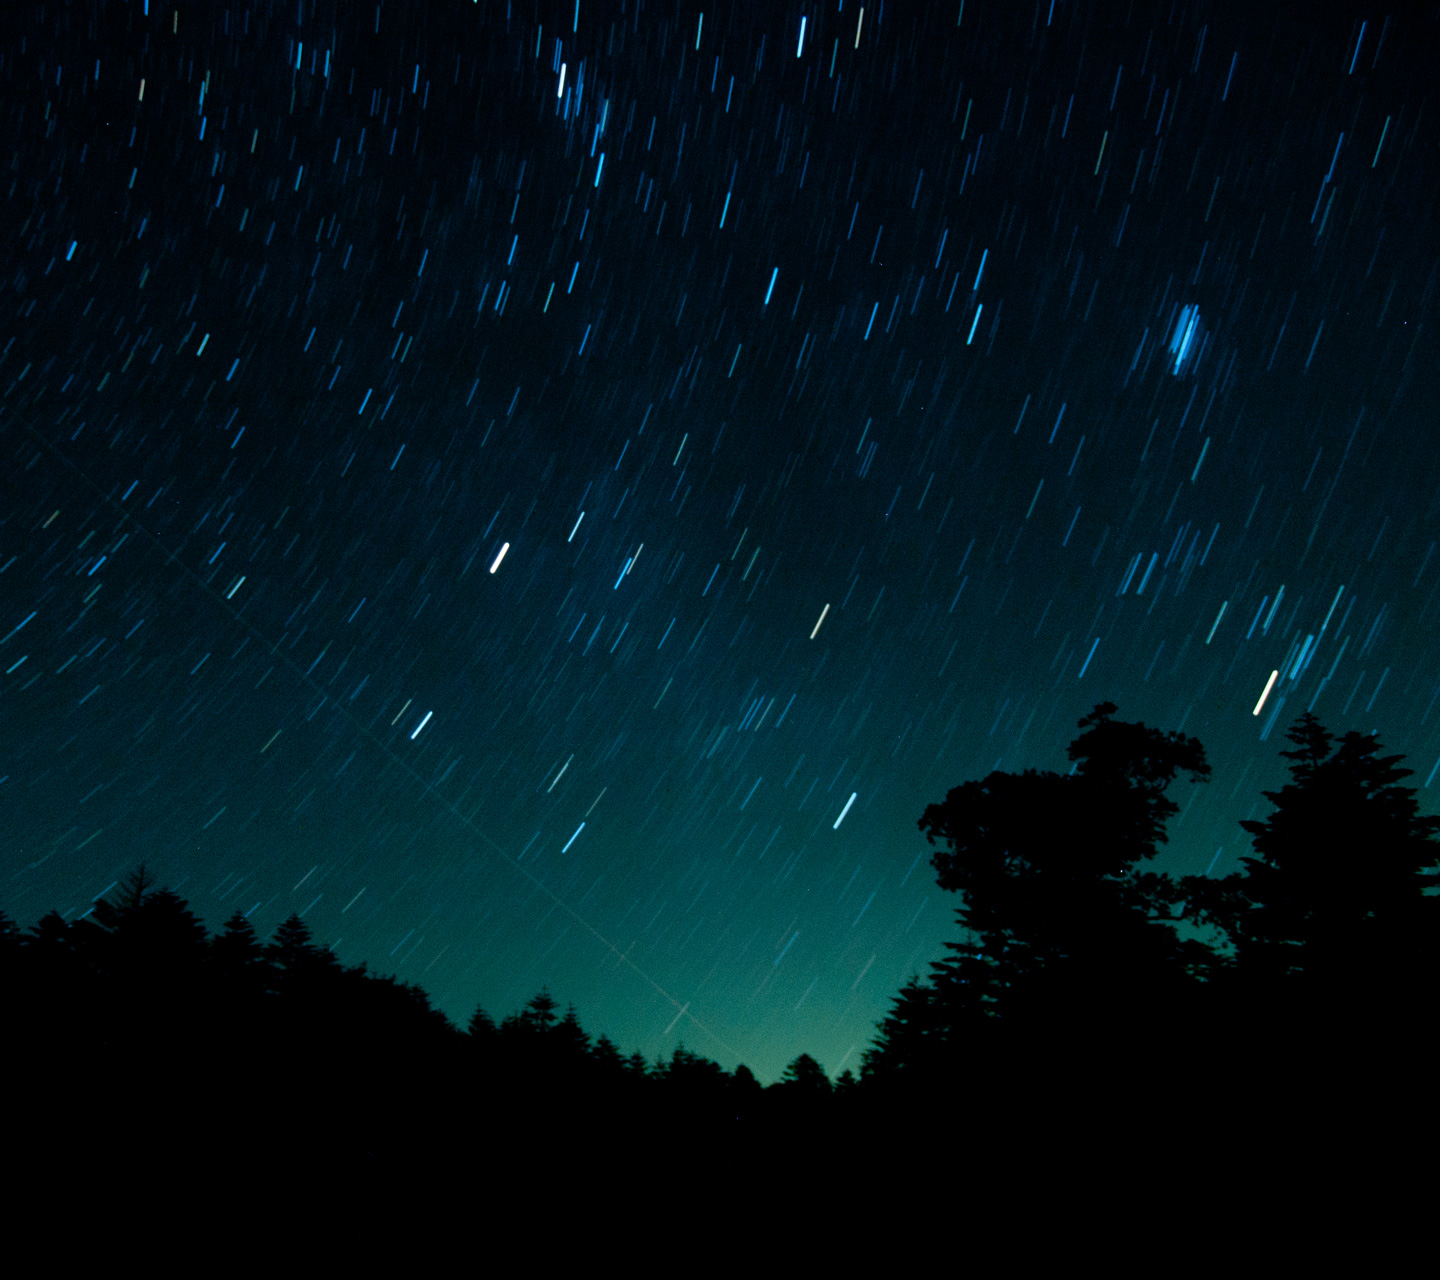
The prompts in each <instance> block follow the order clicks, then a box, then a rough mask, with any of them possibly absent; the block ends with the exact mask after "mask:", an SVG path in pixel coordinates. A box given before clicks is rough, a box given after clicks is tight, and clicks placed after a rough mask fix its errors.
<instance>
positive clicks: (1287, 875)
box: [861, 703, 1440, 1127]
mask: <svg viewBox="0 0 1440 1280" xmlns="http://www.w3.org/2000/svg"><path fill="white" fill-rule="evenodd" d="M1115 711H1116V707H1115V706H1114V704H1113V703H1103V704H1101V705H1099V706H1097V707H1096V709H1095V711H1094V712H1093V713H1092V714H1091V715H1089V716H1087V717H1086V718H1085V719H1083V720H1081V721H1080V727H1081V728H1082V729H1083V730H1084V732H1083V733H1082V734H1081V735H1080V736H1079V737H1078V738H1076V739H1075V741H1074V742H1072V743H1071V745H1070V747H1069V757H1070V759H1071V760H1072V761H1073V762H1074V768H1073V769H1072V770H1071V771H1070V773H1068V774H1065V775H1061V774H1057V773H1052V772H1038V771H1036V770H1033V769H1031V770H1027V771H1025V772H1024V773H1022V774H1009V773H1000V772H996V773H992V774H990V775H989V776H988V777H987V778H985V779H984V780H983V781H981V782H968V783H965V784H964V785H962V786H960V787H957V788H956V789H954V790H952V791H951V792H950V793H949V795H948V796H947V797H946V799H945V801H944V802H943V803H940V804H933V805H931V806H929V808H927V809H926V811H925V814H924V815H923V817H922V818H921V819H920V824H919V825H920V829H921V830H922V831H924V832H925V833H926V835H927V836H928V837H929V839H930V841H931V842H932V843H933V844H936V845H938V846H941V847H939V848H938V849H937V851H936V853H935V854H934V856H933V858H932V865H933V866H934V868H935V871H936V874H937V878H938V881H939V884H940V886H941V887H942V888H943V889H947V890H951V891H954V892H955V893H956V894H957V896H958V897H959V899H960V906H959V907H958V908H957V910H956V918H957V922H958V924H959V926H960V938H959V940H957V941H954V942H950V943H947V944H946V946H947V949H948V951H949V952H950V954H949V955H948V956H946V957H945V958H944V959H942V960H940V961H938V962H936V963H935V964H933V965H932V966H931V973H930V974H929V976H928V977H926V978H924V979H922V978H920V977H919V976H916V977H915V978H913V979H912V980H911V981H910V982H909V983H907V984H906V986H905V987H904V988H903V989H902V990H901V992H900V993H899V995H898V996H897V998H896V1000H895V1001H894V1005H893V1007H892V1010H891V1013H890V1015H889V1017H888V1018H886V1019H885V1021H884V1022H883V1023H882V1025H881V1027H880V1034H879V1036H878V1037H877V1039H876V1041H875V1043H874V1044H873V1046H872V1047H871V1049H870V1050H869V1052H868V1053H867V1055H866V1057H865V1059H864V1062H863V1066H862V1072H861V1075H862V1082H863V1084H864V1085H865V1086H866V1087H869V1088H871V1089H872V1091H874V1090H875V1089H876V1087H877V1086H878V1087H879V1090H880V1091H884V1090H885V1089H886V1088H887V1087H888V1091H889V1092H890V1093H892V1094H895V1095H901V1094H908V1095H910V1096H925V1097H927V1098H945V1097H955V1096H957V1094H959V1093H963V1092H966V1091H969V1092H970V1096H972V1097H973V1096H976V1095H975V1093H974V1090H976V1089H981V1090H983V1089H984V1088H990V1089H991V1090H992V1095H993V1093H994V1091H995V1090H999V1091H1001V1092H1003V1093H1005V1095H1006V1096H1008V1097H1011V1098H1016V1097H1030V1098H1034V1099H1041V1098H1049V1099H1052V1100H1053V1099H1057V1098H1058V1099H1061V1100H1062V1106H1074V1107H1075V1108H1079V1107H1081V1106H1090V1107H1094V1106H1095V1105H1097V1103H1098V1102H1099V1101H1100V1100H1101V1099H1105V1100H1106V1101H1107V1102H1109V1103H1116V1102H1119V1103H1120V1104H1122V1105H1123V1104H1127V1103H1131V1104H1137V1105H1138V1104H1143V1105H1146V1106H1153V1107H1154V1108H1156V1111H1155V1112H1154V1113H1153V1114H1154V1118H1155V1119H1156V1120H1157V1121H1158V1120H1159V1117H1160V1115H1161V1114H1163V1111H1161V1110H1160V1109H1165V1110H1168V1111H1169V1112H1170V1114H1172V1115H1173V1116H1174V1117H1176V1119H1177V1120H1178V1119H1179V1118H1180V1117H1185V1118H1186V1119H1187V1121H1188V1123H1191V1124H1194V1123H1195V1122H1196V1118H1197V1117H1198V1116H1199V1115H1201V1114H1202V1113H1203V1114H1204V1115H1206V1116H1208V1117H1210V1119H1211V1120H1219V1121H1222V1122H1227V1123H1228V1122H1238V1118H1239V1117H1242V1116H1243V1117H1245V1118H1246V1123H1252V1124H1253V1123H1257V1122H1268V1120H1267V1119H1266V1117H1267V1116H1269V1115H1271V1114H1273V1113H1274V1111H1275V1110H1276V1109H1285V1108H1294V1109H1296V1117H1297V1119H1296V1123H1297V1124H1302V1125H1303V1124H1306V1123H1309V1120H1307V1119H1306V1117H1307V1116H1308V1117H1311V1118H1313V1119H1314V1120H1315V1121H1316V1122H1317V1123H1319V1122H1320V1118H1321V1117H1326V1116H1333V1115H1335V1114H1337V1113H1338V1112H1339V1111H1341V1110H1347V1111H1348V1110H1350V1109H1353V1108H1355V1107H1363V1106H1371V1107H1374V1106H1377V1105H1378V1104H1379V1103H1380V1102H1381V1101H1386V1102H1387V1103H1388V1101H1389V1100H1390V1099H1394V1098H1397V1097H1401V1096H1403V1095H1404V1093H1405V1091H1406V1090H1407V1089H1415V1090H1420V1089H1422V1088H1423V1089H1425V1090H1426V1091H1427V1092H1428V1090H1429V1088H1430V1086H1429V1084H1428V1081H1429V1080H1430V1078H1431V1076H1432V1074H1433V1052H1434V1050H1433V1045H1434V1042H1435V1032H1434V1018H1435V1008H1436V994H1437V978H1440V897H1437V896H1436V890H1437V889H1440V881H1437V880H1436V878H1435V877H1436V873H1437V870H1440V844H1437V843H1436V836H1437V831H1440V818H1435V817H1426V816H1422V815H1421V814H1420V813H1419V809H1418V804H1417V800H1416V793H1415V791H1414V789H1413V788H1410V787H1405V786H1401V785H1400V782H1401V780H1402V779H1404V778H1406V777H1408V776H1410V775H1411V773H1412V771H1411V770H1409V769H1405V768H1401V767H1399V766H1400V761H1401V759H1402V757H1400V756H1395V755H1390V756H1386V755H1382V754H1381V749H1380V746H1379V743H1378V741H1377V740H1376V738H1375V736H1374V735H1373V734H1360V733H1356V732H1350V733H1347V734H1345V735H1344V737H1343V738H1341V739H1339V740H1338V741H1337V740H1336V738H1335V736H1334V735H1333V734H1331V733H1329V732H1328V731H1326V730H1325V729H1324V728H1323V726H1321V724H1320V723H1319V721H1318V720H1317V719H1316V718H1315V717H1314V716H1313V715H1311V714H1309V713H1307V714H1306V715H1305V716H1303V717H1302V718H1301V719H1300V721H1299V722H1298V723H1297V724H1296V725H1295V727H1294V728H1293V729H1292V730H1291V732H1290V734H1289V737H1290V740H1291V741H1292V742H1293V743H1294V744H1295V747H1294V749H1293V750H1289V751H1285V752H1282V755H1284V756H1285V757H1286V758H1287V759H1288V760H1289V761H1290V766H1289V767H1290V773H1291V781H1290V782H1289V783H1288V784H1287V785H1285V786H1284V787H1282V788H1281V789H1280V790H1279V791H1267V792H1265V793H1264V794H1265V796H1266V797H1267V799H1268V800H1269V801H1270V803H1271V805H1272V807H1273V812H1272V813H1271V814H1270V816H1269V817H1268V818H1266V819H1264V820H1263V821H1245V822H1243V823H1242V824H1241V825H1242V826H1243V827H1244V829H1245V830H1246V831H1247V832H1248V833H1249V834H1250V835H1251V836H1252V837H1253V846H1254V852H1253V854H1251V855H1250V856H1247V857H1244V858H1242V859H1241V864H1242V866H1241V869H1240V870H1238V871H1235V872H1232V873H1231V874H1228V875H1225V876H1222V877H1218V878H1212V877H1210V876H1207V875H1200V876H1185V877H1182V878H1178V879H1176V878H1171V877H1169V876H1165V875H1161V874H1157V873H1156V872H1154V871H1153V870H1151V869H1149V868H1148V866H1147V864H1149V863H1150V862H1151V860H1152V859H1153V858H1154V857H1155V855H1156V854H1157V852H1158V851H1159V846H1160V845H1161V844H1163V843H1165V841H1166V832H1165V825H1166V823H1167V821H1168V820H1169V819H1170V818H1171V817H1173V816H1174V815H1175V814H1176V813H1177V812H1178V806H1177V804H1176V802H1175V801H1174V800H1172V799H1170V798H1169V797H1168V796H1167V794H1166V792H1167V790H1168V788H1169V787H1170V785H1171V784H1172V783H1173V782H1174V781H1175V780H1176V778H1177V777H1179V776H1181V775H1185V776H1187V777H1188V778H1189V779H1191V780H1192V781H1195V782H1203V781H1204V780H1206V779H1207V778H1208V776H1209V774H1210V768H1209V765H1208V764H1207V763H1206V760H1205V752H1204V748H1203V747H1202V745H1201V744H1200V743H1199V742H1198V741H1197V740H1196V739H1194V738H1188V737H1184V736H1182V735H1181V734H1178V733H1162V732H1160V731H1158V730H1156V729H1152V728H1148V727H1146V726H1145V725H1143V724H1127V723H1123V722H1120V721H1117V720H1115V719H1113V715H1114V712H1115ZM962 1082H963V1083H962ZM1382 1095H1386V1096H1384V1097H1382ZM1181 1098H1183V1099H1184V1100H1185V1101H1184V1105H1183V1107H1178V1108H1177V1105H1176V1104H1177V1102H1178V1100H1179V1099H1181ZM1322 1127H1323V1126H1322Z"/></svg>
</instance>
